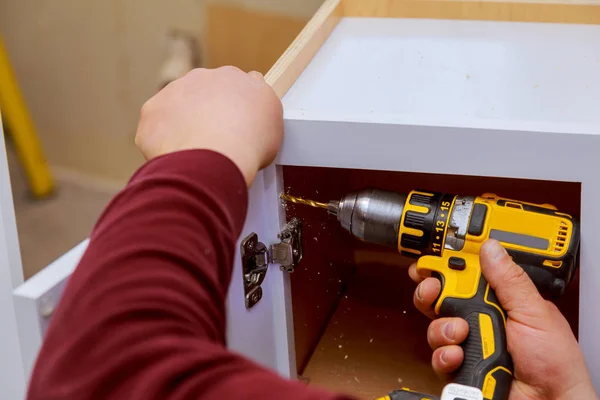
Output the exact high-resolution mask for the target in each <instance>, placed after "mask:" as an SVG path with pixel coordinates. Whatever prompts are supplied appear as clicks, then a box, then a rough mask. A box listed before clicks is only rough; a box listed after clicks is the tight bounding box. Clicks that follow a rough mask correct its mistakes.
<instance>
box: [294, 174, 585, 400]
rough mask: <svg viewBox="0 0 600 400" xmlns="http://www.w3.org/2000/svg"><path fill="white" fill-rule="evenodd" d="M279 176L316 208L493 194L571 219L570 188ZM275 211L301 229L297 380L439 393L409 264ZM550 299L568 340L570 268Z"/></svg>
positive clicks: (334, 228) (378, 391) (329, 225)
mask: <svg viewBox="0 0 600 400" xmlns="http://www.w3.org/2000/svg"><path fill="white" fill-rule="evenodd" d="M282 170H283V183H284V188H285V193H286V194H289V195H292V196H297V197H301V198H306V199H311V200H315V201H318V202H328V201H330V200H339V199H340V198H342V196H344V195H345V194H347V193H350V192H354V191H358V190H362V189H366V188H376V189H383V190H390V191H396V192H399V193H409V192H410V191H411V190H415V189H419V190H425V191H434V192H442V193H450V194H455V195H472V196H482V195H484V194H486V196H487V194H490V193H493V194H496V195H498V196H500V197H503V198H508V199H513V200H518V201H521V202H526V203H534V204H540V205H542V204H543V205H545V206H547V205H548V204H551V205H553V206H555V207H556V208H557V209H558V210H559V211H561V212H564V213H567V214H570V215H573V216H575V217H576V218H579V217H580V208H581V201H580V200H581V184H580V183H578V182H555V181H538V180H525V179H509V178H489V177H478V176H455V175H442V174H421V173H406V172H395V171H375V170H355V169H339V168H320V167H292V166H285V167H283V168H282ZM512 204H513V203H507V204H506V206H507V207H513V205H512ZM517 205H518V206H519V207H520V204H517ZM285 213H286V218H287V219H288V220H289V219H290V218H292V217H296V218H298V219H300V220H301V221H302V223H303V236H304V240H303V249H304V256H303V257H304V258H303V259H302V261H301V263H300V265H299V266H298V267H297V268H296V271H295V272H294V273H292V274H291V277H290V280H291V292H292V304H293V306H292V307H293V321H294V340H295V352H296V363H297V369H298V374H299V378H300V379H301V380H303V381H305V382H306V383H307V384H309V385H315V386H319V387H323V388H326V389H330V390H334V391H341V392H345V393H349V394H352V395H354V396H358V397H359V398H364V399H369V398H377V397H381V396H384V395H386V394H387V393H388V392H389V391H391V390H394V389H398V388H401V387H409V388H411V389H413V390H418V391H423V392H426V393H432V394H439V393H441V390H442V388H443V385H444V382H442V381H440V379H439V378H438V377H437V376H436V375H435V374H434V373H433V370H432V368H431V365H430V361H431V354H432V350H431V349H430V348H429V345H428V343H427V336H426V334H427V327H428V325H429V323H430V320H429V319H428V318H427V317H426V316H424V315H422V314H421V313H420V312H418V311H417V310H416V309H415V307H414V305H413V293H414V290H415V288H416V284H415V283H414V282H412V281H411V280H410V278H409V276H408V267H409V266H410V264H411V263H413V262H415V259H413V258H409V257H406V256H403V255H400V254H399V253H398V251H397V250H396V249H393V248H387V247H383V246H378V245H373V244H368V243H365V242H362V241H360V240H358V239H356V238H354V237H353V236H351V235H350V234H349V233H348V232H347V231H345V230H344V229H343V228H342V227H340V225H339V223H338V221H337V220H336V218H335V217H334V216H332V215H328V213H327V212H326V211H325V210H323V209H318V208H311V207H307V206H303V205H298V204H293V203H290V202H288V203H286V204H285ZM559 236H560V235H559ZM560 238H562V236H561V237H560ZM558 239H559V238H557V242H556V243H559V242H560V241H558ZM544 265H546V266H549V267H550V266H552V267H556V265H557V262H556V261H553V260H547V261H545V263H544ZM554 302H555V304H556V305H557V306H558V308H559V309H560V310H561V312H562V313H563V315H565V317H566V318H567V320H568V321H569V323H570V325H571V328H572V330H573V332H574V333H575V335H576V336H577V335H578V318H579V268H577V272H576V274H575V277H574V278H573V281H572V283H571V284H570V285H569V286H568V287H567V289H566V291H565V293H564V295H563V296H562V297H561V298H559V299H558V300H555V301H554Z"/></svg>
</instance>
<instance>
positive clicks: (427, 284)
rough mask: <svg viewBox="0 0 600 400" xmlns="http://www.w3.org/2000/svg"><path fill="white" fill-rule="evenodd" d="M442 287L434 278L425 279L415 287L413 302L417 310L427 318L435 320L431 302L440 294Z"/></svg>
mask: <svg viewBox="0 0 600 400" xmlns="http://www.w3.org/2000/svg"><path fill="white" fill-rule="evenodd" d="M441 290H442V285H441V283H440V281H439V280H437V279H435V278H427V279H425V280H424V281H423V282H421V283H420V284H419V286H417V289H416V290H415V294H414V296H413V302H414V303H415V307H417V310H419V311H420V312H422V313H423V314H425V315H427V316H428V317H429V318H431V319H434V318H436V315H435V312H434V311H433V307H432V306H433V302H434V301H435V299H437V297H438V296H439V294H440V291H441Z"/></svg>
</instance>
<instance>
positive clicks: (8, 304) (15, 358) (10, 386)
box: [0, 118, 25, 400]
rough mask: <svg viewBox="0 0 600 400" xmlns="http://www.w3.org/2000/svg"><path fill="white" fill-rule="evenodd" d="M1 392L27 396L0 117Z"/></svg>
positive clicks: (19, 273) (17, 261) (17, 262)
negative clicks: (15, 298) (20, 344)
mask: <svg viewBox="0 0 600 400" xmlns="http://www.w3.org/2000/svg"><path fill="white" fill-rule="evenodd" d="M0 148H1V149H0V321H2V323H1V324H2V325H1V326H2V327H1V328H0V391H1V393H2V396H1V397H2V398H3V399H10V400H12V399H21V398H23V396H24V393H25V392H24V389H25V374H24V371H23V364H22V362H21V354H20V351H19V336H18V331H17V322H16V319H15V316H16V314H15V307H14V303H13V297H12V291H13V289H14V288H15V287H17V286H18V285H20V284H21V283H22V282H23V267H22V265H21V253H20V252H19V239H18V236H17V229H16V223H15V211H14V205H13V198H12V191H11V186H10V176H9V173H8V162H7V159H6V148H5V147H4V134H3V131H2V120H1V118H0Z"/></svg>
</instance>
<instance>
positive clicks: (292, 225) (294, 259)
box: [241, 218, 302, 308]
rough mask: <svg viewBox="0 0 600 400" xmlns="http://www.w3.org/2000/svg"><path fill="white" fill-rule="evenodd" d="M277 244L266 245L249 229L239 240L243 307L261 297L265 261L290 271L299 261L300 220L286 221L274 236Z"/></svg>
mask: <svg viewBox="0 0 600 400" xmlns="http://www.w3.org/2000/svg"><path fill="white" fill-rule="evenodd" d="M277 237H278V238H279V243H274V244H272V245H271V246H269V247H268V248H267V246H266V245H265V244H264V243H262V242H260V241H259V240H258V235H257V234H256V233H254V232H252V233H251V234H250V235H248V236H247V237H246V238H245V239H244V240H242V243H241V254H242V272H243V278H244V297H245V301H246V308H252V307H253V306H254V305H255V304H256V303H258V302H259V301H260V299H261V298H262V288H261V284H262V283H263V281H264V280H265V275H266V274H267V269H268V268H269V264H279V265H280V269H281V270H282V271H286V272H290V273H291V272H294V268H295V267H296V266H297V265H298V263H300V260H302V223H301V222H300V220H298V219H297V218H293V219H292V220H291V221H290V222H288V223H287V224H286V225H285V226H284V227H283V229H282V230H281V232H280V233H279V234H278V235H277Z"/></svg>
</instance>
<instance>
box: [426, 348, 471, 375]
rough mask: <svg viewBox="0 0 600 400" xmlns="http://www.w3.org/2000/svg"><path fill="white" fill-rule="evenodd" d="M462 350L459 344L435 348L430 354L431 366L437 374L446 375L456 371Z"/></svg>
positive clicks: (462, 354)
mask: <svg viewBox="0 0 600 400" xmlns="http://www.w3.org/2000/svg"><path fill="white" fill-rule="evenodd" d="M463 359H464V352H463V349H462V348H461V347H460V346H457V345H451V346H444V347H440V348H439V349H436V350H435V351H434V352H433V355H432V356H431V366H432V367H433V370H434V371H435V373H436V374H438V375H439V376H442V377H444V376H446V375H448V374H451V373H452V372H454V371H456V370H457V369H458V368H459V367H460V365H461V364H462V362H463Z"/></svg>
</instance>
